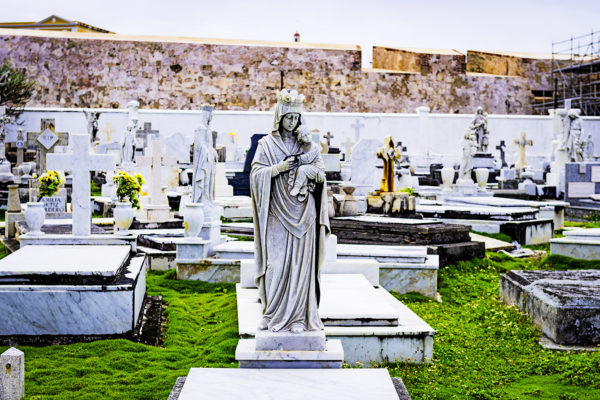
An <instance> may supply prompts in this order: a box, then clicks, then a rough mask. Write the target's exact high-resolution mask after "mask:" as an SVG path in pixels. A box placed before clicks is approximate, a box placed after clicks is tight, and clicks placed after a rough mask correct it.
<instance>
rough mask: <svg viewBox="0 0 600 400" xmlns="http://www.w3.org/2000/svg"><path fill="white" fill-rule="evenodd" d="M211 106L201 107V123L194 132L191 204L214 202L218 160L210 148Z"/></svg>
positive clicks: (215, 153) (211, 147) (214, 151)
mask: <svg viewBox="0 0 600 400" xmlns="http://www.w3.org/2000/svg"><path fill="white" fill-rule="evenodd" d="M212 110H213V107H212V106H203V108H202V122H201V123H200V124H199V125H198V126H197V127H196V129H195V130H194V159H193V161H194V172H193V179H192V180H193V186H192V202H193V203H206V202H209V203H212V202H213V201H214V200H215V174H216V168H217V161H218V159H219V157H218V155H217V152H216V150H215V149H214V148H213V146H212V131H211V130H210V121H211V120H212Z"/></svg>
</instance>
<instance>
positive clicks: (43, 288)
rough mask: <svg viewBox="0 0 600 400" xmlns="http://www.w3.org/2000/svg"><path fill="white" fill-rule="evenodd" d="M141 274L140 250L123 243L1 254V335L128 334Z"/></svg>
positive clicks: (136, 317) (140, 302) (31, 339)
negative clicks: (137, 252) (133, 249)
mask: <svg viewBox="0 0 600 400" xmlns="http://www.w3.org/2000/svg"><path fill="white" fill-rule="evenodd" d="M145 274H146V273H145V256H132V254H131V247H130V246H128V245H120V246H119V245H111V246H105V245H78V246H72V245H38V246H26V247H24V248H21V249H19V250H17V251H16V252H14V253H12V254H9V255H8V256H6V257H5V258H3V259H2V260H0V308H1V309H2V310H3V318H2V324H0V341H6V340H8V339H11V340H15V341H21V340H22V341H24V342H27V343H36V341H37V340H38V337H41V338H39V340H40V341H41V340H42V339H43V338H44V337H49V336H51V337H57V338H67V340H89V339H98V338H108V337H131V336H132V335H133V334H134V332H135V331H136V329H137V328H138V327H139V324H140V316H141V312H142V309H143V306H144V300H145V292H146V283H145V282H146V275H145Z"/></svg>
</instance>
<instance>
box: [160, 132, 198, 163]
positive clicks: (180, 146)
mask: <svg viewBox="0 0 600 400" xmlns="http://www.w3.org/2000/svg"><path fill="white" fill-rule="evenodd" d="M163 142H164V145H165V155H167V156H170V157H175V159H177V161H179V162H182V163H189V162H190V145H191V144H192V143H191V141H189V140H187V139H186V138H185V136H184V135H183V134H181V133H179V132H178V133H175V134H173V135H171V136H169V137H168V138H166V139H164V141H163Z"/></svg>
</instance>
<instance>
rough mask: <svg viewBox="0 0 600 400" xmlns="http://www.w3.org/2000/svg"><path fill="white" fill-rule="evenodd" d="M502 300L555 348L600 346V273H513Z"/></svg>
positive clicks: (502, 288)
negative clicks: (527, 320) (524, 315)
mask: <svg viewBox="0 0 600 400" xmlns="http://www.w3.org/2000/svg"><path fill="white" fill-rule="evenodd" d="M500 297H502V299H503V300H504V301H505V302H506V303H507V304H509V305H515V306H517V307H519V308H520V309H521V310H523V312H525V313H526V314H527V315H528V316H529V317H530V318H531V320H532V321H533V324H534V325H535V326H536V327H537V328H539V329H540V330H541V331H542V333H543V334H544V335H545V336H546V337H547V338H549V339H550V340H551V341H552V342H554V343H555V344H560V345H593V344H598V343H600V271H598V270H580V271H577V270H571V271H510V272H509V273H508V274H506V275H502V276H501V277H500Z"/></svg>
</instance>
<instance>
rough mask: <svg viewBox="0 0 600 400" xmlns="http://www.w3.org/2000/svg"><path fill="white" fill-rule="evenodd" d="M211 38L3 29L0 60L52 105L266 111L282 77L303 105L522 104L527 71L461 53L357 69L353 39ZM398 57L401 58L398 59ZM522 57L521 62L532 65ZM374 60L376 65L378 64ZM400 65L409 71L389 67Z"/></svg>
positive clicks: (394, 108)
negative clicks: (504, 70)
mask: <svg viewBox="0 0 600 400" xmlns="http://www.w3.org/2000/svg"><path fill="white" fill-rule="evenodd" d="M339 47H340V48H336V47H335V46H333V47H327V46H325V47H313V48H310V47H307V46H306V45H304V46H299V45H298V46H297V45H294V44H289V45H285V46H282V45H274V44H271V45H269V44H263V45H249V44H223V43H221V44H217V43H203V42H201V41H198V40H196V41H192V40H181V41H177V40H176V39H172V40H159V39H154V40H149V39H148V38H144V39H127V38H124V37H120V36H119V35H100V34H98V35H95V36H91V37H86V38H82V37H81V36H77V34H68V35H67V34H62V35H51V34H47V36H44V34H40V33H36V34H28V33H26V32H25V33H23V31H21V32H18V33H8V32H7V30H2V32H0V60H4V59H8V60H9V61H10V62H12V63H13V64H14V65H15V66H17V67H19V68H25V69H26V70H27V72H28V73H29V74H30V75H31V76H32V77H35V79H36V81H37V88H36V91H35V93H34V95H33V97H32V99H31V100H30V102H29V103H28V104H27V105H28V106H30V107H34V106H59V107H61V106H62V107H105V108H123V107H125V105H126V103H127V102H128V101H130V100H134V99H135V100H138V101H139V102H140V106H141V108H152V109H180V110H187V109H197V108H198V107H199V106H200V105H201V104H202V103H205V102H207V103H212V104H214V105H215V106H216V108H217V109H221V110H255V111H260V110H269V109H271V108H272V106H273V103H274V99H275V95H274V91H275V90H277V89H279V88H280V79H281V75H280V71H283V72H284V75H285V77H284V81H285V86H286V87H290V88H296V89H298V90H299V91H301V92H303V93H305V94H306V95H307V102H306V106H307V109H308V110H310V111H328V112H329V111H332V112H385V113H400V112H414V110H415V109H416V108H417V107H419V106H421V105H428V106H429V107H430V108H431V111H432V112H434V113H469V112H473V111H474V109H475V108H476V107H477V106H478V105H483V106H484V108H485V109H486V110H487V112H489V113H491V114H493V113H507V112H510V113H515V114H518V113H527V112H528V111H529V109H528V105H529V104H531V102H532V100H533V96H532V94H531V90H532V86H531V84H530V81H531V79H530V78H529V75H531V74H529V73H524V72H522V73H521V75H513V76H492V75H482V74H470V73H467V72H465V71H466V70H467V69H466V67H465V65H466V63H465V60H464V56H463V55H461V54H450V55H447V54H427V53H419V54H410V52H404V53H405V54H404V55H403V56H401V55H400V56H399V55H398V54H394V52H393V51H391V52H390V51H387V50H386V52H387V54H384V53H385V52H384V51H379V50H378V49H383V50H385V48H375V49H374V60H379V59H387V60H388V61H386V62H385V63H380V64H381V65H388V64H390V65H391V66H392V67H386V68H385V69H386V70H392V71H382V70H378V69H377V68H382V67H381V66H380V64H378V63H379V61H377V62H375V61H374V66H375V67H376V69H373V70H363V69H362V68H361V52H360V49H358V48H353V47H350V46H346V48H341V47H342V46H339ZM403 57H404V58H403ZM524 65H525V61H523V62H522V63H521V67H520V68H521V69H520V71H525V70H527V71H529V70H528V69H527V68H531V66H529V65H528V66H527V67H525V66H524ZM378 66H379V67H378ZM399 69H400V70H402V69H407V70H409V71H408V72H410V73H405V72H396V71H398V70H399Z"/></svg>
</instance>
